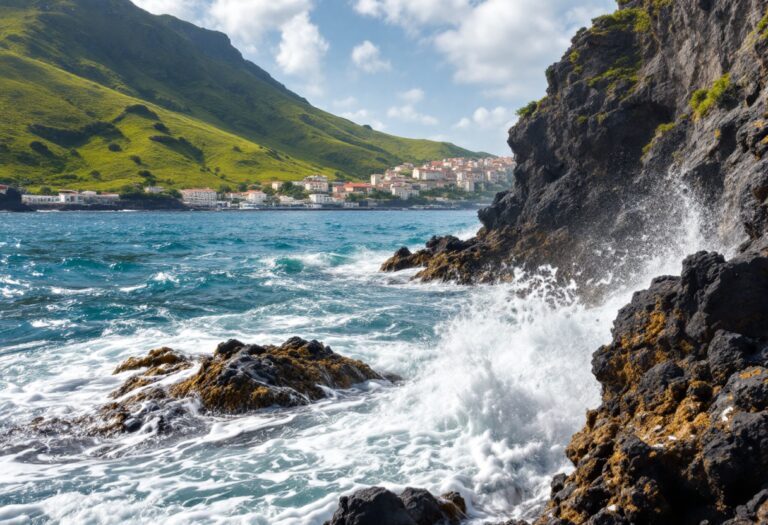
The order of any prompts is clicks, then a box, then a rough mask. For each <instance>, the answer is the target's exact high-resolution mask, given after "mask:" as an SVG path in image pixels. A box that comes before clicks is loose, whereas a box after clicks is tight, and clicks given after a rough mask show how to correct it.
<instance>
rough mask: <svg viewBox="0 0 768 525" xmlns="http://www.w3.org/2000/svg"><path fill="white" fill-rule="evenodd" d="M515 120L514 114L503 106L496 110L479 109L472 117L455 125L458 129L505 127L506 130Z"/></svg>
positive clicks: (463, 119)
mask: <svg viewBox="0 0 768 525" xmlns="http://www.w3.org/2000/svg"><path fill="white" fill-rule="evenodd" d="M514 120H515V116H514V115H513V114H512V112H511V111H510V110H509V109H507V108H505V107H502V106H498V107H496V108H494V109H487V108H484V107H482V106H481V107H479V108H477V109H476V110H475V111H474V113H472V116H471V117H464V118H462V119H461V120H459V121H458V122H457V123H456V124H454V126H453V127H454V128H456V129H476V128H478V127H479V128H483V129H490V128H498V127H499V126H503V127H504V129H508V128H509V127H510V126H511V125H512V124H513V123H514Z"/></svg>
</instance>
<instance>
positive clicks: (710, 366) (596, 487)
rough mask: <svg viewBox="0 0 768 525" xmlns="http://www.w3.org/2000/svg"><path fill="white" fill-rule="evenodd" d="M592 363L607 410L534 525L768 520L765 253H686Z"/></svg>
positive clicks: (573, 449)
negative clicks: (675, 273) (728, 256)
mask: <svg viewBox="0 0 768 525" xmlns="http://www.w3.org/2000/svg"><path fill="white" fill-rule="evenodd" d="M592 364H593V372H594V374H595V376H596V377H597V379H598V380H599V381H600V383H601V385H602V387H603V393H602V404H601V405H600V407H598V408H597V409H596V410H592V411H590V412H589V413H588V414H587V424H586V426H585V427H584V428H583V429H582V430H581V431H580V432H578V433H577V434H576V435H575V436H573V438H572V440H571V443H570V444H569V446H568V448H567V451H566V453H567V455H568V457H569V459H570V460H571V461H572V462H573V464H574V466H575V467H576V470H575V471H574V472H573V473H572V474H571V475H570V476H567V477H565V476H558V477H557V478H556V479H555V481H554V482H553V484H552V497H551V501H550V504H549V508H548V510H547V512H546V513H545V514H544V516H542V517H541V518H540V519H539V520H538V521H537V522H536V523H537V524H538V525H571V524H582V523H589V524H603V523H606V524H625V523H626V524H631V523H643V524H649V525H655V524H658V525H662V524H670V523H675V524H680V525H687V524H691V525H699V524H700V523H711V524H714V523H724V522H727V523H729V524H732V525H735V524H737V523H738V524H742V523H744V524H746V523H766V521H765V520H766V517H767V516H768V491H766V489H767V488H768V410H767V409H768V258H767V257H763V256H760V255H755V254H751V255H742V256H740V257H737V258H735V259H733V260H731V261H728V262H726V261H725V260H724V259H723V257H722V256H720V255H717V254H715V253H706V252H702V253H698V254H696V255H693V256H691V257H689V258H688V259H686V261H685V262H684V264H683V273H682V276H681V277H661V278H658V279H656V280H654V281H653V283H652V284H651V287H650V288H649V289H648V290H645V291H642V292H638V293H636V294H635V295H634V297H633V299H632V302H631V303H630V304H629V305H628V306H626V307H625V308H623V309H622V310H621V311H620V312H619V315H618V317H617V319H616V321H615V323H614V329H613V342H612V343H611V344H610V345H607V346H604V347H602V348H600V349H599V350H598V351H597V352H596V353H595V354H594V356H593V361H592ZM729 520H730V521H729Z"/></svg>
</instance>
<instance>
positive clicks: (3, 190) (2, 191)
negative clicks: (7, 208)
mask: <svg viewBox="0 0 768 525" xmlns="http://www.w3.org/2000/svg"><path fill="white" fill-rule="evenodd" d="M6 193H8V186H6V185H5V184H0V195H5V194H6Z"/></svg>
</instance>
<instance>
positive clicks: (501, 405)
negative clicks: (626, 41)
mask: <svg viewBox="0 0 768 525" xmlns="http://www.w3.org/2000/svg"><path fill="white" fill-rule="evenodd" d="M680 202H682V203H684V204H685V209H684V210H683V211H684V213H683V214H682V216H683V220H676V221H674V224H670V225H669V226H668V228H669V229H668V230H666V233H667V234H669V236H670V237H676V238H677V239H678V240H679V242H678V243H677V245H675V246H670V247H668V248H667V249H665V250H663V251H662V252H661V253H660V255H659V256H658V257H656V258H654V259H652V260H650V261H648V262H647V264H646V266H645V269H644V271H643V272H639V273H638V276H637V278H636V279H634V281H633V282H632V283H628V284H627V285H626V287H625V288H623V289H622V290H618V291H617V292H616V293H615V294H614V295H612V296H611V297H609V298H608V299H607V300H606V301H604V302H603V304H601V305H597V306H589V307H587V306H584V305H583V304H581V303H580V302H579V301H578V300H576V298H575V295H574V290H573V288H566V289H562V288H559V287H557V286H556V285H555V284H554V281H553V280H552V278H551V273H552V272H551V271H545V272H542V273H541V274H540V275H539V274H534V275H524V274H518V277H517V279H516V280H515V281H514V282H512V283H507V284H503V285H498V286H480V287H476V288H464V287H457V286H454V285H445V284H430V285H421V284H416V283H413V282H410V281H409V280H408V278H407V277H408V276H405V277H404V276H403V275H402V274H399V275H395V276H392V275H385V274H380V273H378V271H377V270H378V265H379V264H380V263H381V261H382V260H383V259H384V258H385V256H386V255H388V254H384V253H377V252H366V251H363V250H361V251H359V252H354V253H352V254H351V255H349V256H340V255H338V254H316V253H315V254H305V255H300V256H287V258H291V259H294V260H295V261H298V262H299V263H300V264H301V265H302V266H303V268H304V270H302V271H305V270H307V269H309V270H311V271H313V272H317V273H318V275H319V277H317V282H316V283H314V284H313V285H312V286H313V287H315V289H317V288H318V287H320V286H325V287H327V289H324V290H325V293H328V290H331V291H333V290H336V289H343V287H345V286H352V287H354V288H355V289H359V288H362V289H365V288H366V287H371V288H372V289H373V286H376V287H378V288H377V290H379V292H380V293H381V292H382V291H385V292H386V291H390V292H393V293H395V292H396V293H399V294H401V296H402V301H408V302H412V303H414V304H424V303H425V302H426V301H429V303H430V304H429V306H430V307H431V308H432V310H430V311H434V312H444V313H445V314H444V317H440V318H436V319H435V320H434V326H435V330H434V333H433V334H428V335H426V336H424V337H413V336H409V337H405V336H402V335H401V334H400V332H399V330H404V329H406V328H403V327H399V326H398V325H397V324H396V323H389V324H387V323H382V324H377V325H374V326H375V327H376V328H375V329H364V328H357V327H360V326H362V327H366V326H369V324H367V323H372V322H373V321H376V320H378V319H387V318H396V317H397V315H398V314H399V308H398V306H397V305H393V304H381V305H379V304H376V302H375V301H370V302H367V303H364V306H363V307H361V308H356V307H355V306H356V305H345V306H346V309H343V310H342V309H339V308H337V307H338V304H337V303H323V302H319V301H320V299H319V298H318V297H315V296H314V295H308V296H307V297H301V298H296V299H295V300H294V301H293V302H292V303H291V304H290V308H289V309H280V308H276V307H275V306H262V305H255V306H254V308H253V309H251V310H250V311H247V312H242V313H231V314H223V315H220V314H217V315H210V316H205V317H196V318H195V319H191V320H178V321H177V322H176V323H175V324H174V325H173V328H172V329H170V330H169V329H165V328H164V329H163V330H162V331H161V330H160V329H155V328H149V329H147V328H141V327H139V328H137V329H136V330H135V331H133V332H132V333H131V335H129V336H126V335H124V332H121V331H119V330H115V331H114V332H112V331H109V330H108V331H106V332H105V333H104V334H102V337H100V338H98V339H94V340H92V341H89V342H87V343H76V344H68V345H62V346H59V347H57V348H56V353H57V358H56V359H55V360H52V359H44V358H41V356H40V355H39V353H34V354H29V355H28V354H26V353H14V354H13V355H7V356H0V369H2V370H3V372H4V376H5V377H6V378H7V379H8V380H7V382H6V383H5V384H2V385H0V417H11V418H12V419H13V421H15V422H17V423H23V421H24V417H28V416H29V415H30V414H40V413H44V414H46V415H49V416H53V415H58V416H62V417H66V416H71V415H72V414H77V413H83V412H86V411H88V410H92V409H93V408H94V407H95V406H98V404H100V403H101V402H103V401H104V400H105V399H106V397H107V394H108V393H109V392H110V391H111V390H113V389H114V388H115V387H116V386H117V385H118V384H119V383H120V380H121V379H122V378H123V376H121V377H115V376H112V375H111V371H112V370H113V368H114V366H115V364H116V363H118V362H120V361H121V360H122V359H125V358H126V357H129V356H132V355H142V354H144V353H145V352H146V351H147V350H148V349H149V348H153V347H157V346H160V345H165V346H170V347H173V348H176V349H178V350H181V351H184V352H187V353H189V354H202V353H210V352H211V351H212V350H213V348H215V346H216V344H217V343H218V342H220V341H221V340H224V339H227V338H230V337H235V338H238V339H240V340H243V341H246V342H262V343H276V342H280V341H282V340H284V339H285V338H287V337H289V336H292V335H302V336H305V337H309V338H315V337H316V338H318V339H321V340H323V341H324V342H326V343H328V344H331V345H332V346H333V347H334V349H336V350H337V351H340V352H341V353H344V354H347V355H350V356H352V357H357V358H362V359H364V360H366V361H367V362H369V363H371V364H372V365H373V366H374V367H376V368H378V369H381V370H387V371H392V372H395V373H398V374H401V375H402V376H403V377H404V378H405V382H404V383H403V384H400V385H397V386H392V385H385V384H381V383H370V384H368V385H364V386H363V387H361V388H358V389H355V390H352V391H349V392H339V393H336V394H334V396H333V398H332V399H329V400H326V401H324V402H321V403H317V404H315V405H312V406H308V407H302V408H299V409H293V410H289V411H284V412H277V413H269V412H266V413H259V414H254V415H249V416H243V417H237V418H207V419H206V422H207V429H206V430H205V431H203V432H201V433H199V434H198V435H192V436H185V437H182V438H180V439H179V440H175V441H174V440H173V439H171V440H162V439H159V438H158V439H157V441H153V440H154V439H155V438H156V436H154V435H153V434H151V433H150V434H144V435H137V436H128V437H126V438H124V439H121V440H118V441H117V442H116V443H107V444H100V445H99V446H98V447H96V448H92V449H88V450H85V451H76V452H75V453H74V454H75V455H76V457H68V458H67V459H68V460H67V461H64V460H62V458H61V457H59V458H51V457H50V456H44V455H43V454H41V453H39V452H35V451H33V450H25V451H22V452H19V451H15V452H14V454H12V455H10V454H9V455H6V456H0V472H2V474H0V493H14V494H18V493H19V491H20V490H21V487H23V486H24V484H27V485H26V486H27V487H33V486H34V487H38V488H37V489H36V490H38V491H40V493H39V494H37V495H34V497H33V496H29V497H27V498H26V499H24V501H29V503H21V504H17V503H14V504H13V505H7V506H4V507H2V510H0V519H5V520H9V521H11V522H24V521H25V520H26V521H29V520H43V519H47V520H50V521H54V522H60V523H80V522H92V523H142V522H147V521H154V522H163V523H190V522H195V523H257V524H265V525H266V524H269V525H319V524H321V523H322V522H323V521H324V520H326V519H327V518H328V517H329V516H330V514H331V513H332V511H333V509H334V508H335V507H336V504H337V498H338V496H339V495H340V494H345V493H349V492H351V491H353V490H355V489H356V488H360V487H364V486H370V485H373V484H377V485H384V486H387V487H389V488H391V489H393V490H399V489H402V488H404V487H405V486H407V485H410V486H422V487H426V488H428V489H430V490H432V491H434V492H436V493H440V492H442V491H447V490H458V491H460V492H461V493H462V494H463V495H464V496H465V498H466V499H467V501H468V503H469V506H470V509H471V513H472V516H473V518H474V519H475V522H476V523H478V524H479V523H484V522H485V521H486V520H497V519H500V518H502V517H522V516H530V515H531V514H532V513H534V512H535V511H536V509H537V508H538V506H539V505H540V504H541V503H542V502H543V501H544V500H545V499H546V497H547V493H548V485H549V480H550V477H551V476H552V475H553V474H554V473H556V472H559V471H562V470H563V469H568V468H569V465H568V463H567V461H566V458H565V455H564V452H563V451H564V447H565V445H566V444H567V442H568V440H569V438H570V436H571V434H572V433H573V432H574V431H575V430H577V429H578V428H579V427H580V426H581V425H582V424H583V422H584V414H585V410H586V409H587V408H588V407H591V406H595V405H596V404H597V402H598V400H599V389H598V384H597V382H596V381H595V380H594V378H593V377H592V375H591V373H590V358H591V354H592V352H594V350H595V349H596V348H597V347H598V346H599V345H600V344H603V343H606V342H607V341H609V339H610V327H611V321H612V320H613V318H614V317H615V315H616V311H617V309H618V308H619V307H620V306H621V305H623V304H624V303H626V302H627V300H628V299H629V297H630V294H631V291H632V290H634V289H637V288H640V287H645V286H647V284H648V282H649V279H650V278H651V277H652V276H655V275H658V274H664V273H679V265H680V260H681V259H682V257H683V256H685V255H686V254H688V253H691V252H693V251H696V250H697V249H701V248H705V247H712V246H711V243H709V242H708V240H707V239H706V237H705V235H704V234H703V233H702V232H703V231H704V230H705V228H703V227H702V223H703V222H704V219H703V218H702V217H701V216H700V215H699V214H698V213H697V208H696V206H695V205H694V204H693V203H691V202H689V201H686V200H685V199H683V200H678V205H679V203H680ZM473 233H474V232H473ZM347 257H348V260H347V259H345V258H347ZM280 259H281V258H279V257H275V258H274V259H270V260H268V261H266V262H263V261H262V264H261V266H258V267H256V268H255V269H254V272H256V275H257V276H259V277H266V278H268V279H271V280H274V282H278V283H280V286H287V287H288V286H290V287H294V288H295V289H301V288H300V287H301V286H307V285H306V284H298V283H297V282H296V281H295V280H292V279H291V278H290V277H289V276H285V275H283V274H281V271H282V269H281V267H280V262H279V261H280ZM313 275H314V274H313ZM155 278H156V279H157V280H161V281H166V280H173V279H175V278H176V277H175V276H173V275H171V274H170V273H165V272H160V273H157V274H156V275H155ZM310 284H312V283H310ZM532 285H533V287H532ZM531 288H533V289H534V290H535V293H522V292H523V291H527V290H529V289H531ZM324 300H326V301H327V300H328V299H327V298H326V299H324ZM30 369H35V371H36V374H35V375H34V377H29V376H28V375H26V374H25V373H24V372H25V371H26V370H30ZM186 373H191V372H190V371H187V372H186ZM103 445H106V446H107V448H105V446H103ZM30 454H31V455H32V456H33V457H35V458H36V460H37V461H34V462H30V461H25V460H23V458H27V459H28V455H30ZM35 454H37V455H36V456H35ZM43 460H45V463H43V464H41V463H40V462H41V461H43ZM39 487H48V488H46V489H42V488H39ZM46 491H47V492H46ZM2 503H7V502H5V501H3V496H0V504H2ZM13 520H15V521H13Z"/></svg>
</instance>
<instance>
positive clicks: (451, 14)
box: [354, 0, 471, 29]
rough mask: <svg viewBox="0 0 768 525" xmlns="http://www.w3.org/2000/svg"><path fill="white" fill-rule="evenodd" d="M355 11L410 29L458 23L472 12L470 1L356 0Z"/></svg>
mask: <svg viewBox="0 0 768 525" xmlns="http://www.w3.org/2000/svg"><path fill="white" fill-rule="evenodd" d="M354 7H355V10H356V11H357V12H358V13H360V14H362V15H366V16H374V17H379V18H383V19H385V20H386V21H388V22H390V23H394V24H399V25H402V26H403V27H406V28H408V29H416V28H417V27H418V26H422V25H436V24H444V23H457V22H459V21H460V20H461V19H462V18H463V17H464V16H466V15H467V14H469V12H470V11H471V2H470V0H356V2H355V3H354Z"/></svg>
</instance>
